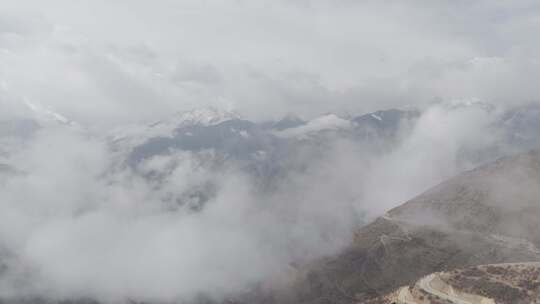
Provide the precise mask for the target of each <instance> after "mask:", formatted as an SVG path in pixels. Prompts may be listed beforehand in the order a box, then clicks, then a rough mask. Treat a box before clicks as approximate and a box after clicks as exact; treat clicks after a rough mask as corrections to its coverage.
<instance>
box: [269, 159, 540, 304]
mask: <svg viewBox="0 0 540 304" xmlns="http://www.w3.org/2000/svg"><path fill="white" fill-rule="evenodd" d="M539 185H540V153H538V152H530V153H528V154H525V155H520V156H515V157H508V158H503V159H500V160H498V161H497V162H495V163H491V164H488V165H486V166H483V167H480V168H477V169H475V170H472V171H469V172H465V173H463V174H461V175H459V176H456V177H455V178H453V179H451V180H448V181H446V182H444V183H442V184H440V185H438V186H436V187H434V188H433V189H431V190H429V191H427V192H425V193H424V194H421V195H420V196H418V197H416V198H414V199H412V200H411V201H409V202H407V203H405V204H403V205H402V206H399V207H397V208H395V209H393V210H391V211H389V212H388V213H387V214H386V215H385V216H383V217H380V218H378V219H377V220H375V221H374V222H373V223H371V224H369V225H367V226H365V227H363V228H361V229H360V230H359V231H357V233H356V235H355V238H354V242H353V243H352V244H351V245H350V246H349V247H348V248H347V249H346V250H345V251H343V252H342V253H341V254H339V255H336V256H333V257H328V258H325V259H323V260H320V261H317V262H316V263H313V264H312V265H310V267H308V268H307V269H306V270H304V271H303V272H302V273H301V275H299V277H298V278H297V280H296V283H295V285H294V287H293V288H292V291H289V292H288V293H286V296H281V297H277V298H274V299H273V301H275V302H278V303H357V302H365V301H368V300H370V299H374V298H377V297H379V296H382V295H385V294H388V293H390V292H392V291H393V290H395V289H396V288H398V287H400V286H404V285H410V284H413V283H414V282H416V281H417V280H418V279H419V278H421V277H423V276H425V275H428V274H430V273H433V272H440V271H445V270H451V269H456V268H462V267H467V266H473V265H482V264H494V263H505V262H529V261H540V250H539V249H538V247H539V246H540V230H538V229H537V225H538V220H537V219H538V218H539V216H540V187H538V186H539Z"/></svg>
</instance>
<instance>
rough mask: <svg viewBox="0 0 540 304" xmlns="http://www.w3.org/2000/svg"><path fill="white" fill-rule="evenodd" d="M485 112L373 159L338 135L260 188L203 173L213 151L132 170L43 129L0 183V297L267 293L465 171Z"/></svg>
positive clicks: (438, 111) (103, 147)
mask: <svg viewBox="0 0 540 304" xmlns="http://www.w3.org/2000/svg"><path fill="white" fill-rule="evenodd" d="M496 114H497V113H496V112H490V111H486V110H485V109H484V108H482V107H479V106H470V107H469V106H466V107H456V108H454V107H452V106H448V105H440V106H434V107H432V108H430V109H429V110H427V111H425V112H424V113H423V114H422V115H421V116H420V118H419V120H418V121H417V123H416V124H414V126H413V127H412V129H408V130H407V131H406V132H405V130H404V133H403V135H402V138H401V139H400V140H399V144H398V145H397V146H393V147H392V148H390V149H388V150H386V152H383V153H380V151H379V152H374V150H373V149H372V148H370V147H368V146H364V145H362V144H359V143H358V142H355V141H352V140H350V139H347V138H346V137H341V136H339V135H336V136H335V138H334V139H332V140H330V141H329V142H326V143H324V145H323V146H319V145H316V146H310V145H308V146H306V147H305V148H304V149H302V150H301V151H302V152H301V153H300V154H297V155H295V157H293V158H291V159H289V160H286V161H287V162H288V163H289V164H290V165H291V166H293V167H296V168H302V169H301V170H293V169H291V170H290V171H287V172H288V173H287V174H286V175H284V176H283V178H282V179H281V180H279V181H277V182H276V183H275V184H274V186H273V188H272V189H271V190H270V191H268V190H266V191H262V190H261V189H260V188H259V187H258V186H257V185H256V184H255V183H254V181H253V179H252V177H250V175H249V174H248V173H247V172H246V171H244V170H243V169H241V168H240V167H239V166H238V164H236V163H235V162H234V161H232V160H230V161H227V162H226V164H227V165H226V166H225V167H219V169H216V168H214V165H212V163H213V161H208V160H211V159H214V158H215V156H213V155H214V152H213V151H206V152H197V153H194V152H187V151H171V153H167V154H165V155H155V156H153V157H150V158H148V159H145V160H143V161H142V162H141V163H139V164H138V165H137V167H136V168H133V167H130V166H123V165H121V162H119V160H118V155H117V154H115V153H112V151H110V147H109V146H108V144H107V142H106V141H104V140H103V138H104V137H102V136H96V135H95V134H94V135H90V134H88V133H86V132H82V131H80V130H79V129H77V128H74V127H72V126H69V125H68V126H66V125H56V126H48V127H45V128H42V129H40V130H39V131H38V132H37V133H36V134H35V135H34V136H33V137H32V138H30V139H27V140H26V141H24V143H23V144H21V145H20V146H17V147H16V148H14V149H16V153H12V154H10V155H9V156H7V157H5V158H4V160H5V162H6V163H7V164H8V165H10V166H12V167H13V168H17V173H16V174H10V175H9V177H7V178H3V179H0V181H1V184H0V186H1V189H2V194H1V197H0V198H1V203H0V239H1V240H2V241H1V243H0V244H1V248H2V252H4V254H3V256H4V264H5V266H6V267H7V268H6V270H4V272H3V275H2V278H1V280H0V293H1V295H2V296H3V297H11V296H25V295H33V296H44V297H47V298H73V297H75V298H84V297H90V298H97V299H100V300H104V301H122V300H127V299H132V300H145V301H174V300H190V299H193V298H195V297H197V296H199V295H202V294H204V295H206V296H210V297H215V298H217V299H220V298H222V297H227V296H230V295H233V294H238V293H241V292H247V291H249V290H251V288H254V287H255V286H258V284H261V283H263V284H265V285H264V286H267V287H272V286H273V287H276V286H277V287H279V286H280V285H279V284H286V283H287V282H289V280H292V279H293V278H294V271H295V269H296V267H298V266H299V265H302V264H303V263H306V262H309V261H312V260H313V259H315V258H318V257H321V256H323V255H326V254H331V253H334V252H337V251H339V250H340V249H341V248H343V247H344V246H346V245H347V244H348V243H349V242H350V240H351V237H352V233H353V232H354V229H355V228H357V227H360V226H361V225H362V224H363V223H365V222H366V221H368V220H370V219H372V218H373V217H375V216H379V215H381V214H383V213H384V212H386V211H387V210H388V209H390V208H392V207H395V206H397V205H398V204H400V203H402V202H404V201H406V200H408V199H410V198H412V197H414V196H415V195H417V194H419V193H421V192H422V191H424V190H426V189H428V188H429V187H431V186H433V185H435V184H437V183H439V182H441V181H442V180H444V179H446V178H448V177H450V176H452V175H454V174H456V173H457V172H459V171H461V170H464V169H466V168H470V167H472V166H474V165H475V164H477V160H475V159H474V158H470V157H468V156H463V155H462V154H463V153H464V152H467V151H481V150H482V149H483V148H488V147H491V146H492V145H493V143H494V142H495V141H496V140H497V139H500V138H497V135H496V133H493V132H491V131H490V130H491V129H490V127H491V126H492V125H493V122H494V121H495V119H496V117H498V116H497V115H498V114H497V115H496ZM207 153H208V154H207ZM156 172H157V174H158V176H159V177H158V178H156V177H155V176H154V177H152V176H153V175H152V174H156ZM200 187H203V188H204V190H202V191H206V192H207V193H212V194H211V195H210V196H211V198H210V200H209V201H208V202H206V203H205V205H204V206H203V207H202V208H200V207H199V206H198V205H190V201H189V200H188V201H187V203H186V204H185V205H182V206H179V205H177V204H176V203H175V200H174V199H172V200H171V198H174V197H178V195H181V194H182V193H186V192H188V193H189V191H191V190H192V189H201V188H200ZM205 187H206V188H205ZM208 187H210V188H208ZM197 191H198V190H197Z"/></svg>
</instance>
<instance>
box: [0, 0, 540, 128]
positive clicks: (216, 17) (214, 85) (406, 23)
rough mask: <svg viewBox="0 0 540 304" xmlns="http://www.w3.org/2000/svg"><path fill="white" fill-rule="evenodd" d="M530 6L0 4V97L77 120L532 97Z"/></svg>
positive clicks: (201, 0) (257, 0)
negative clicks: (207, 108)
mask: <svg viewBox="0 0 540 304" xmlns="http://www.w3.org/2000/svg"><path fill="white" fill-rule="evenodd" d="M539 32H540V3H538V1H534V0H517V1H474V2H472V1H385V2H384V4H382V2H381V1H348V0H288V1H285V0H273V1H263V0H252V1H246V0H243V1H242V0H154V1H143V0H129V1H128V0H49V1H42V0H3V1H1V3H0V102H2V103H4V104H5V103H7V102H8V101H9V102H11V103H14V102H15V103H16V102H21V101H25V102H30V103H33V104H38V105H42V106H44V107H47V108H50V109H51V110H54V111H57V112H60V113H62V114H63V115H65V116H67V117H69V118H71V119H74V120H78V121H81V122H82V123H94V122H99V123H101V124H106V125H108V124H118V123H124V122H129V121H138V120H154V119H158V118H161V117H163V116H164V115H167V113H170V112H172V111H179V110H187V109H191V108H194V107H198V106H203V105H217V106H219V107H223V108H227V109H235V110H237V111H239V112H240V113H242V114H244V115H245V116H247V117H249V118H253V119H267V118H272V117H277V116H280V115H283V114H286V113H289V112H296V113H298V114H300V115H304V116H306V117H310V116H313V115H317V114H320V113H323V112H328V111H333V112H338V113H340V114H345V113H357V112H365V111H370V110H376V109H383V108H389V107H395V106H400V107H402V106H405V105H420V106H421V105H425V104H429V103H432V102H436V101H441V100H442V101H449V100H470V99H474V100H480V101H484V102H491V103H509V102H510V103H522V102H530V101H535V100H537V96H538V95H539V94H538V93H539V90H540V89H539V86H538V85H537V84H536V80H537V79H539V76H540V61H539V60H540V57H539V56H540V55H539V54H540V52H539V51H540V42H538V39H537V35H538V33H539Z"/></svg>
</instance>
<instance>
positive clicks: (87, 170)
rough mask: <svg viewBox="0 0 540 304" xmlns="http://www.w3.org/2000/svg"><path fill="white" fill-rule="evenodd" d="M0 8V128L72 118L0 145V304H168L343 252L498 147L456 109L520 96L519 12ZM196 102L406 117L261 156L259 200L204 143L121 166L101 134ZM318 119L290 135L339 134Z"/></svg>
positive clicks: (489, 121)
mask: <svg viewBox="0 0 540 304" xmlns="http://www.w3.org/2000/svg"><path fill="white" fill-rule="evenodd" d="M1 9H2V12H1V13H0V119H1V120H6V121H9V120H11V119H15V118H21V117H23V118H24V117H34V116H35V115H37V114H36V113H34V112H32V111H31V110H29V108H28V106H27V105H28V104H33V105H36V107H37V108H40V109H46V111H45V112H47V113H48V114H47V115H49V116H50V115H53V116H54V115H56V114H52V113H60V114H61V115H63V116H65V117H67V119H71V120H74V121H76V122H78V123H80V124H82V125H83V126H85V127H86V128H78V129H77V128H69V127H67V126H66V125H63V124H55V123H49V124H44V125H43V126H42V129H40V130H39V131H37V133H36V134H35V136H33V137H30V138H25V139H24V140H22V142H17V144H16V145H14V144H13V143H12V142H11V141H8V142H4V141H2V142H0V144H1V149H0V152H1V153H0V155H1V157H2V158H1V159H0V160H1V163H2V164H1V166H2V168H3V167H4V166H6V165H9V166H10V167H11V166H12V167H13V168H16V169H17V174H15V175H14V176H12V177H11V176H10V178H3V177H2V179H0V189H1V190H2V191H0V193H1V194H0V239H1V242H0V252H2V253H4V252H5V254H4V256H5V259H6V262H5V263H7V266H8V270H7V273H5V275H4V276H2V279H1V280H0V294H1V295H7V296H9V295H11V294H12V293H22V294H39V295H46V296H50V297H53V298H54V297H60V298H61V297H85V296H89V297H97V298H100V299H104V300H112V301H121V300H125V299H127V298H130V299H137V300H158V301H172V300H179V299H180V300H184V299H191V298H193V297H196V296H197V295H198V294H199V293H203V292H204V293H208V294H210V295H211V296H215V297H224V296H227V295H229V294H230V293H235V292H241V291H245V290H246V289H249V287H252V286H253V285H256V284H257V283H259V282H260V281H261V280H263V281H266V280H267V279H268V278H272V279H274V278H276V277H277V278H279V279H281V278H283V277H285V278H289V276H288V274H289V273H290V272H291V271H293V269H294V267H295V265H298V264H302V263H304V262H307V261H310V260H312V259H314V258H317V257H320V256H324V255H327V254H331V253H333V252H336V251H338V250H339V249H340V248H342V247H343V246H346V245H347V244H348V241H349V240H350V239H351V237H352V233H353V231H354V228H355V227H357V226H358V225H362V223H363V222H364V221H365V220H367V219H370V218H373V217H375V216H377V215H380V214H382V213H383V212H385V211H386V210H387V209H388V208H391V207H394V206H396V205H397V204H399V203H402V202H404V201H405V200H407V199H409V198H411V197H412V196H414V195H416V194H418V193H420V192H422V191H423V190H426V189H428V188H429V187H431V186H433V185H434V184H436V183H438V182H440V181H442V180H444V179H446V178H448V177H450V176H452V175H454V174H456V173H457V172H460V171H462V170H463V169H467V168H470V167H472V166H474V165H476V164H477V163H478V162H477V161H478V160H477V159H475V158H474V157H469V154H468V153H471V154H474V153H477V152H478V151H483V149H490V148H491V147H493V145H497V143H498V142H499V141H500V140H501V138H500V137H499V136H500V134H498V133H496V132H493V131H492V130H493V129H492V127H493V124H494V123H495V122H496V119H497V118H498V116H497V115H498V114H499V113H498V112H496V111H491V112H490V111H486V110H485V108H482V107H478V106H475V105H474V104H475V102H486V103H489V104H491V105H492V106H493V107H495V108H496V109H499V107H500V108H504V107H511V106H513V105H515V104H521V103H525V102H530V101H533V102H535V101H537V100H538V97H537V96H539V93H540V92H539V91H538V86H537V85H536V83H535V82H534V81H535V80H536V79H538V78H539V77H537V76H540V75H538V74H539V71H540V69H539V67H538V59H539V58H538V54H539V52H538V47H539V46H540V45H539V44H538V43H537V39H534V38H535V37H536V34H537V32H538V26H539V23H538V16H539V14H538V13H539V8H538V4H536V3H535V1H513V2H512V3H511V4H507V3H495V2H493V1H479V2H475V3H474V4H471V3H469V2H466V1H442V2H437V3H426V2H425V1H403V2H399V3H392V4H388V3H387V4H381V3H380V2H379V1H362V2H357V1H345V0H342V1H326V0H299V1H249V2H248V1H228V0H219V1H218V0H213V1H194V0H193V1H191V0H182V1H172V0H159V1H152V3H150V2H148V1H124V0H120V1H105V0H98V1H89V0H81V1H68V0H51V1H47V3H45V2H44V1H37V0H19V1H12V0H7V1H6V0H5V1H3V2H2V8H1ZM452 101H459V102H452ZM463 101H466V102H463ZM468 101H474V102H472V103H471V102H468ZM449 104H450V106H449ZM464 104H465V105H467V106H464ZM471 104H472V105H471ZM201 105H214V106H218V107H221V108H227V109H230V108H233V109H236V110H238V111H239V112H240V113H242V114H244V115H245V117H247V118H249V119H254V120H264V119H269V118H276V117H278V116H280V115H282V114H285V113H290V112H295V113H297V114H299V115H301V116H302V117H313V116H317V115H319V114H320V113H323V112H334V113H336V114H348V113H361V112H365V111H371V110H379V109H383V108H390V107H405V106H418V107H420V108H424V110H425V111H424V112H423V114H422V116H421V117H420V118H419V121H418V122H417V124H416V125H415V126H414V127H413V128H412V129H411V130H404V132H403V134H400V135H401V136H402V137H400V138H399V141H398V143H397V144H396V145H395V146H391V147H389V148H388V149H377V147H375V148H374V147H369V146H365V145H359V144H358V143H355V142H354V141H351V140H350V139H347V138H342V137H337V138H334V139H332V140H328V141H327V142H325V143H324V144H320V143H317V144H316V145H313V146H310V145H306V146H302V147H301V148H299V151H295V152H298V153H297V154H295V155H292V156H291V155H289V156H288V157H290V158H287V159H280V161H282V162H283V164H284V167H286V168H287V169H288V170H289V171H287V174H286V175H285V176H280V178H282V179H280V180H279V181H278V182H276V185H275V187H276V189H273V190H274V191H270V193H265V192H264V191H261V189H259V188H258V185H256V183H255V182H254V180H253V178H252V177H251V176H249V175H247V174H246V173H245V172H244V171H242V170H241V169H240V168H239V167H240V166H239V165H238V164H237V163H235V162H233V161H231V162H227V165H225V166H224V168H222V167H220V169H219V170H217V169H216V168H214V167H212V166H208V165H205V164H204V162H203V161H202V160H201V159H203V158H204V157H208V158H211V157H212V156H213V155H214V154H212V153H213V151H205V153H208V154H204V153H203V154H193V153H188V152H185V153H183V152H175V153H172V152H171V153H170V154H167V155H166V156H163V155H161V156H155V157H154V158H151V159H148V160H147V161H146V162H144V163H142V164H140V165H139V167H137V168H126V167H124V166H122V163H121V162H118V155H116V154H113V153H112V152H111V151H110V150H109V146H108V145H107V142H106V141H104V140H103V138H105V137H106V136H107V135H109V133H108V131H109V130H110V128H111V127H114V126H122V125H124V124H126V123H139V122H141V121H144V122H146V121H153V120H158V119H162V118H164V117H166V116H167V115H169V114H170V113H171V112H174V111H178V110H185V109H191V108H193V107H196V106H201ZM326 117H327V118H328V117H330V118H332V117H334V118H336V117H337V116H333V115H330V116H326ZM336 119H337V118H336ZM336 119H330V121H328V119H327V120H324V119H323V120H322V121H321V120H320V119H319V120H315V121H311V123H308V124H307V125H306V126H304V127H300V128H301V129H300V130H301V131H313V130H315V129H319V128H322V127H325V126H327V124H328V123H333V125H335V123H336V121H337V125H338V126H342V127H347V128H348V127H350V126H349V124H348V123H347V122H344V121H342V120H340V119H337V120H336ZM42 120H43V119H42ZM302 128H303V129H302ZM292 135H295V134H292ZM293 137H294V136H293ZM6 147H7V148H6ZM6 151H7V152H6ZM201 155H203V156H201ZM4 163H5V164H6V165H4ZM155 172H158V173H159V174H156V176H155V175H154V174H155ZM2 174H3V173H2ZM200 189H203V190H205V191H209V192H210V193H211V195H209V197H208V198H207V199H208V201H207V202H206V203H205V205H204V207H200V206H198V205H197V204H198V203H199V202H198V201H196V202H192V201H190V200H189V199H190V198H191V196H190V195H191V194H192V193H193V192H194V191H199V190H200ZM190 206H191V207H193V208H188V207H190ZM197 208H200V209H197ZM193 209H196V210H193ZM0 269H2V268H1V267H0ZM275 281H278V279H275V280H273V282H275ZM21 282H24V284H21ZM23 286H24V288H23Z"/></svg>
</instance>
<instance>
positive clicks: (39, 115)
mask: <svg viewBox="0 0 540 304" xmlns="http://www.w3.org/2000/svg"><path fill="white" fill-rule="evenodd" d="M24 104H25V105H26V106H27V108H28V109H30V111H31V112H32V116H33V117H34V118H35V119H36V120H37V121H39V122H40V123H50V122H53V123H58V124H61V125H66V126H71V127H77V128H80V126H79V124H78V123H76V122H75V121H73V120H71V119H68V118H66V117H65V116H64V115H62V114H60V113H57V112H55V111H53V110H51V109H49V108H47V107H45V106H42V105H40V104H36V103H32V102H30V101H28V100H24Z"/></svg>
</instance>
